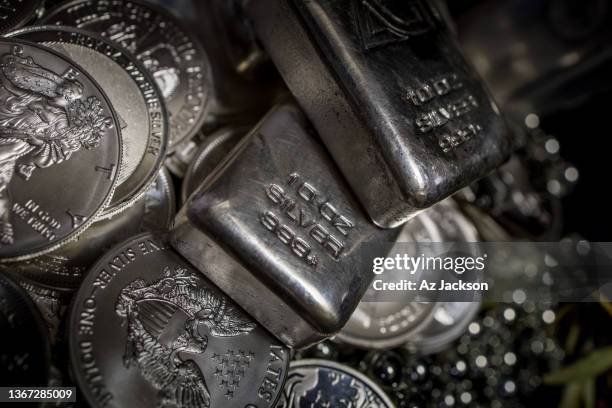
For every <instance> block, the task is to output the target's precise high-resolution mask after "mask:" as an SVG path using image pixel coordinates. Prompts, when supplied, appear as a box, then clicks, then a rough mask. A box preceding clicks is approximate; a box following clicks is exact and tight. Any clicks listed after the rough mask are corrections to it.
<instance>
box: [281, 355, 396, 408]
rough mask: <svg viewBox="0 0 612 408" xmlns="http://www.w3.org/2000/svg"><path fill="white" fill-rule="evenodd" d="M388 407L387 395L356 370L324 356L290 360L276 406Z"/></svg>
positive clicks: (296, 407)
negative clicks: (315, 358) (280, 396)
mask: <svg viewBox="0 0 612 408" xmlns="http://www.w3.org/2000/svg"><path fill="white" fill-rule="evenodd" d="M343 406H344V407H368V408H391V407H393V403H392V402H391V400H390V399H389V397H388V396H387V395H386V394H385V393H384V392H383V390H381V389H380V388H379V387H378V385H376V384H375V383H374V382H373V381H372V380H370V379H369V378H368V377H366V376H365V375H363V374H361V373H360V372H358V371H356V370H354V369H352V368H350V367H348V366H345V365H342V364H338V363H335V362H332V361H327V360H314V359H313V360H308V359H307V360H299V361H294V362H292V363H291V366H290V370H289V374H288V375H287V380H286V382H285V387H284V390H283V396H282V398H281V399H280V401H279V404H278V405H277V408H311V407H313V408H324V407H343Z"/></svg>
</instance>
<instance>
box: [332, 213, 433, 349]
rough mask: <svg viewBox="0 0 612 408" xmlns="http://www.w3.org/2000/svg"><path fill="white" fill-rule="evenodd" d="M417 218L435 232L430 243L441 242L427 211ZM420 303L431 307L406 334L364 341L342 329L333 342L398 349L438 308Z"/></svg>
mask: <svg viewBox="0 0 612 408" xmlns="http://www.w3.org/2000/svg"><path fill="white" fill-rule="evenodd" d="M417 217H423V218H422V220H423V221H422V222H423V224H425V228H427V225H428V224H429V225H430V226H433V231H435V233H434V234H432V235H433V236H434V239H433V240H432V241H431V242H440V241H441V240H442V231H441V230H440V227H438V225H437V224H436V222H435V221H434V220H433V219H432V218H431V217H430V216H429V214H427V211H423V212H422V213H420V214H419V215H417ZM408 222H410V221H408ZM400 228H406V225H405V224H404V226H402V227H400ZM401 234H402V233H401V232H400V233H399V235H400V236H401ZM395 303H405V302H401V301H398V302H395ZM409 303H413V302H409ZM420 303H425V304H427V305H431V307H430V308H429V311H427V312H426V313H427V315H426V316H425V317H424V318H423V320H421V321H420V322H419V323H418V324H417V325H416V326H414V328H413V329H412V330H410V331H408V332H403V333H399V334H397V335H396V336H393V337H390V338H386V339H372V338H368V339H365V338H362V337H358V336H357V335H356V334H354V333H346V332H345V331H344V328H343V329H342V330H340V332H338V333H337V334H336V335H335V336H334V337H333V340H334V341H338V342H340V343H345V344H348V345H350V346H354V347H360V348H364V349H370V350H383V349H387V348H393V347H399V346H401V345H403V344H405V343H406V342H408V341H409V340H410V338H412V337H414V336H415V335H418V334H419V333H421V332H422V331H423V330H425V328H426V327H427V326H428V325H429V324H430V323H431V322H432V320H433V319H434V317H435V313H436V310H437V309H438V307H439V303H438V302H420ZM349 320H350V318H349Z"/></svg>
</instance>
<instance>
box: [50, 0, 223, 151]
mask: <svg viewBox="0 0 612 408" xmlns="http://www.w3.org/2000/svg"><path fill="white" fill-rule="evenodd" d="M43 23H44V24H61V25H67V26H75V27H78V28H82V29H85V30H88V31H93V32H95V33H99V34H101V35H102V36H103V37H107V38H109V39H110V40H113V41H116V42H118V43H119V44H121V45H122V46H123V47H125V48H126V49H127V50H128V51H130V52H131V53H133V54H134V55H136V57H137V58H138V59H139V60H140V61H141V62H142V63H143V64H144V66H145V67H146V69H147V70H148V71H149V73H150V74H151V75H152V76H153V77H154V78H155V80H156V82H157V84H158V86H159V88H160V90H161V92H162V94H163V97H164V100H165V102H166V106H167V108H168V113H169V116H170V144H169V146H168V149H169V151H172V150H173V149H174V147H175V146H176V144H177V143H179V142H180V141H182V140H185V139H188V138H190V137H191V136H193V135H194V134H195V133H196V132H197V131H198V129H199V128H200V126H201V125H202V123H203V122H204V119H205V117H206V111H207V106H208V102H209V97H210V86H211V79H210V76H211V72H210V66H209V62H208V57H207V55H206V53H205V52H204V50H203V48H202V46H201V45H200V43H199V41H198V39H197V38H195V37H194V36H193V35H192V34H191V33H189V32H187V31H185V30H184V29H183V27H182V25H181V23H180V22H179V21H178V20H176V19H175V18H174V17H172V15H170V14H169V13H168V12H167V11H165V10H164V9H162V8H159V7H156V6H155V5H153V4H150V3H144V2H140V1H133V0H132V1H123V0H111V1H100V2H97V1H90V0H74V1H69V2H67V3H63V4H62V5H60V6H58V7H56V8H54V9H52V10H50V11H49V13H48V14H47V15H46V16H45V18H44V19H43Z"/></svg>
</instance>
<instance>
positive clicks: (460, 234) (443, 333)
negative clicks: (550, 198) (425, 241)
mask: <svg viewBox="0 0 612 408" xmlns="http://www.w3.org/2000/svg"><path fill="white" fill-rule="evenodd" d="M427 214H429V216H430V217H431V218H432V219H433V220H434V222H435V223H436V225H437V226H438V227H439V228H440V231H441V232H442V241H443V242H478V233H477V232H476V228H475V227H474V225H473V224H472V223H471V222H470V221H469V220H468V218H467V217H466V216H465V215H463V214H462V213H461V211H460V210H459V208H458V206H457V205H456V203H455V202H454V200H452V199H446V200H444V201H442V202H440V203H439V204H436V205H435V206H434V207H432V208H430V209H429V210H427ZM479 309H480V302H479V301H476V302H440V303H438V307H437V308H436V311H435V313H434V317H433V319H432V320H431V321H430V322H429V324H428V325H427V326H426V327H425V328H424V329H423V330H421V331H420V332H418V333H416V334H415V335H414V336H413V337H411V338H410V339H409V340H408V342H407V344H406V346H407V347H408V348H409V349H411V350H414V351H417V352H419V353H421V354H432V353H437V352H439V351H442V350H443V349H444V348H445V347H447V346H449V345H450V344H451V343H452V342H453V341H455V340H456V339H458V338H459V337H460V336H461V335H462V334H463V333H464V332H465V330H466V329H467V327H468V325H469V324H470V323H471V322H472V320H473V319H474V317H475V316H476V314H477V313H478V310H479Z"/></svg>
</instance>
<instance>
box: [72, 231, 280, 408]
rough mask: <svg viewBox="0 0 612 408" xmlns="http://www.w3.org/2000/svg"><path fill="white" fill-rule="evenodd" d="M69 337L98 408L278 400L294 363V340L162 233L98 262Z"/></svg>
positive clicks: (218, 407) (82, 380)
mask: <svg viewBox="0 0 612 408" xmlns="http://www.w3.org/2000/svg"><path fill="white" fill-rule="evenodd" d="M243 289H244V290H246V288H243ZM69 344H70V356H71V363H72V368H73V371H74V374H75V377H76V380H77V383H78V385H79V387H80V389H81V391H82V392H83V394H84V395H85V397H86V399H87V401H88V403H89V404H90V406H92V407H102V406H104V407H122V408H123V407H133V408H137V407H147V408H148V407H154V406H157V407H210V408H225V407H261V408H265V407H273V406H274V404H275V402H276V400H277V399H278V397H279V396H280V394H281V391H282V384H283V382H284V379H285V377H286V375H287V370H288V363H289V350H288V349H287V348H286V347H285V346H283V345H282V344H281V343H280V342H278V340H276V339H275V338H274V337H273V336H271V335H270V334H269V333H268V332H267V331H266V330H264V329H263V328H262V327H261V326H260V325H258V324H257V323H255V321H254V320H252V318H251V317H250V316H248V315H247V314H246V313H245V312H243V311H242V310H241V309H240V308H239V307H238V306H237V305H236V304H235V303H234V302H232V300H231V299H230V298H228V297H227V296H226V295H225V294H223V293H222V292H221V291H219V290H218V289H217V288H216V287H215V286H214V285H213V284H212V283H211V282H210V281H208V280H207V279H206V278H204V277H203V276H202V275H201V274H200V273H198V272H197V271H196V270H195V269H193V267H192V266H191V265H189V264H188V263H187V262H186V261H185V260H184V259H183V258H181V257H180V256H179V255H178V254H177V253H176V252H174V251H173V250H172V249H171V248H170V247H169V246H168V244H167V242H166V240H165V238H164V237H163V236H156V235H153V234H144V235H139V236H137V237H134V238H132V239H130V240H128V241H126V242H124V243H123V244H121V245H119V246H117V247H115V248H114V249H113V250H111V251H110V252H109V253H107V254H106V255H105V256H104V257H102V258H101V259H100V261H99V262H98V263H97V264H96V265H95V266H94V267H93V268H92V269H91V271H90V273H89V274H88V275H87V277H86V278H85V280H84V282H83V285H82V286H81V288H80V289H79V292H78V294H77V296H76V299H75V303H74V308H73V309H72V313H71V316H70V339H69ZM92 373H95V375H92Z"/></svg>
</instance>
